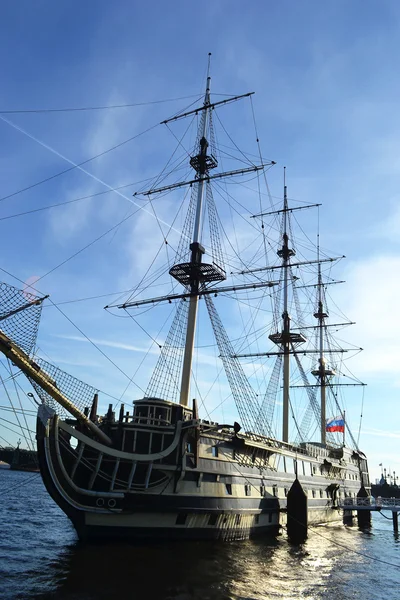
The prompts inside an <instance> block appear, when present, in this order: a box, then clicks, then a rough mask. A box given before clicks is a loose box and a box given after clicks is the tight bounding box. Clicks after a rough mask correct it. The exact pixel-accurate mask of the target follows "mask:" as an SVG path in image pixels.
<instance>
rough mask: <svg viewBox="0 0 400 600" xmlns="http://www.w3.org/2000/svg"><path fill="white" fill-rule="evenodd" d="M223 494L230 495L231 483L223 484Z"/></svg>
mask: <svg viewBox="0 0 400 600" xmlns="http://www.w3.org/2000/svg"><path fill="white" fill-rule="evenodd" d="M225 494H226V495H227V496H232V484H231V483H226V484H225Z"/></svg>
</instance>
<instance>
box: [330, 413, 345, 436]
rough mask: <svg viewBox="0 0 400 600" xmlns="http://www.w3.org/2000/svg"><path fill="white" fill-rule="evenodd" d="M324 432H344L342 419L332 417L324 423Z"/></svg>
mask: <svg viewBox="0 0 400 600" xmlns="http://www.w3.org/2000/svg"><path fill="white" fill-rule="evenodd" d="M326 431H341V432H342V433H343V432H344V419H343V417H341V416H339V417H332V418H330V419H327V421H326Z"/></svg>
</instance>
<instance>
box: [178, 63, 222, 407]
mask: <svg viewBox="0 0 400 600" xmlns="http://www.w3.org/2000/svg"><path fill="white" fill-rule="evenodd" d="M209 66H210V63H209ZM210 83H211V77H210V75H209V69H208V74H207V86H206V93H205V97H204V111H203V115H202V120H201V123H200V131H199V134H200V135H199V138H200V141H199V145H200V148H199V153H198V155H197V156H194V157H192V158H191V159H190V164H191V166H192V167H193V168H194V169H195V171H196V174H197V178H198V183H197V204H196V216H195V221H194V230H193V241H192V243H191V244H190V250H191V259H190V265H191V267H192V268H191V278H190V287H189V289H190V293H191V294H193V295H192V296H191V297H190V304H189V313H188V322H187V329H186V342H185V353H184V357H183V367H182V379H181V391H180V399H179V402H180V404H182V405H183V406H187V405H188V403H189V390H190V373H191V370H192V360H193V348H194V338H195V332H196V321H197V309H198V304H199V295H198V292H199V287H200V278H199V275H200V271H199V269H198V268H197V267H199V266H200V264H201V260H202V256H203V254H204V247H203V246H202V245H201V243H200V239H199V238H200V228H201V217H202V212H203V196H204V184H205V179H206V175H207V172H208V170H209V169H212V168H214V167H216V166H217V161H216V160H215V159H213V157H211V156H207V148H208V141H207V138H206V134H207V125H208V120H209V112H210Z"/></svg>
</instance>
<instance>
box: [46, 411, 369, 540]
mask: <svg viewBox="0 0 400 600" xmlns="http://www.w3.org/2000/svg"><path fill="white" fill-rule="evenodd" d="M188 431H189V434H190V429H188ZM71 433H72V436H76V438H77V440H78V443H77V445H76V444H75V445H73V446H71V444H70V441H69V440H70V438H71ZM67 434H68V435H67ZM170 439H171V440H173V442H172V444H170V445H169V446H168V447H167V450H166V451H165V452H164V454H163V456H162V457H161V459H159V460H158V462H157V461H155V460H154V461H151V462H150V461H148V460H147V461H146V457H147V455H145V454H138V453H130V454H128V453H126V452H123V451H121V450H116V449H115V448H111V449H110V448H107V447H106V446H101V444H99V443H98V442H96V441H95V440H93V439H91V438H90V437H88V436H87V435H85V434H84V433H82V432H81V431H79V429H78V430H77V431H75V430H74V429H73V428H72V427H70V426H68V425H66V424H65V422H63V421H61V420H59V419H58V417H57V416H54V417H52V418H50V419H49V420H48V421H47V423H46V424H44V423H43V422H42V421H41V420H40V419H38V424H37V443H38V458H39V465H40V471H41V475H42V478H43V481H44V484H45V486H46V488H47V490H48V492H49V494H50V495H51V497H52V498H53V499H54V501H55V502H56V503H57V504H58V506H60V508H61V509H62V510H63V511H64V512H65V514H66V515H67V516H68V517H69V518H70V519H71V521H72V523H73V525H74V527H75V529H76V531H77V533H78V536H79V538H80V539H81V540H109V539H121V540H130V541H135V540H137V541H143V540H149V541H151V540H160V541H162V540H172V539H174V540H195V539H198V540H200V539H214V540H240V539H247V538H249V537H255V536H259V535H271V536H275V535H277V534H278V533H279V531H280V529H281V528H282V526H285V525H286V494H287V490H288V489H290V486H291V484H292V483H293V481H294V479H295V476H294V474H290V473H278V472H272V471H271V470H270V469H267V468H265V469H262V468H260V466H259V465H258V464H255V463H257V461H255V460H254V449H253V453H252V455H251V456H252V458H251V460H249V461H248V463H247V464H241V465H240V466H239V465H238V463H237V462H235V461H233V460H226V458H223V456H222V449H223V447H224V444H225V446H226V447H229V446H230V445H231V444H232V440H227V441H224V442H223V441H222V440H221V444H220V449H221V451H220V453H221V456H219V457H218V459H215V458H211V457H209V454H210V453H207V452H208V446H207V443H208V442H209V440H208V438H207V437H204V439H203V438H202V439H201V442H202V444H203V446H201V444H200V446H201V448H203V449H202V450H200V451H199V452H198V456H197V457H196V460H194V459H193V456H192V454H189V455H187V456H184V455H185V453H184V452H182V448H187V439H188V434H187V433H186V432H185V431H182V432H180V430H179V428H178V426H176V428H175V430H173V431H172V432H171V436H170ZM171 448H172V450H170V449H171ZM241 452H244V451H243V450H241ZM148 456H149V457H151V455H150V454H149V455H148ZM243 456H244V455H243ZM179 457H184V459H183V460H182V459H181V460H179ZM286 461H287V463H288V462H289V458H288V457H287V459H286ZM303 468H304V467H303ZM157 469H158V470H157ZM132 471H134V473H135V475H134V476H132ZM353 471H354V472H355V469H353ZM129 473H130V475H129V476H128V474H129ZM124 477H125V479H124V480H123V478H124ZM302 483H303V486H307V488H310V489H309V492H308V493H309V496H310V497H309V499H308V523H309V525H321V524H324V523H331V522H338V521H341V520H342V519H343V515H342V513H341V512H340V511H339V510H338V508H337V507H336V498H335V497H334V496H333V495H331V493H330V492H329V491H328V490H329V489H330V488H332V478H330V479H329V478H327V477H325V476H321V477H316V476H315V475H313V474H312V473H311V474H310V476H304V477H303V478H302ZM335 485H336V486H338V484H335ZM278 486H279V487H278ZM359 487H360V484H359V483H358V484H357V483H356V482H354V483H352V484H351V485H348V486H347V489H352V490H353V491H352V492H351V494H354V495H355V494H356V492H357V491H358V489H359ZM317 496H318V497H317Z"/></svg>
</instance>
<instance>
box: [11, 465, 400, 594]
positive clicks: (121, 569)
mask: <svg viewBox="0 0 400 600" xmlns="http://www.w3.org/2000/svg"><path fill="white" fill-rule="evenodd" d="M26 477H27V476H26V474H21V473H9V472H6V474H5V475H3V474H1V477H0V493H2V491H6V492H7V494H4V495H2V497H1V500H2V501H1V502H0V519H1V523H2V533H1V536H0V580H1V584H0V597H1V599H2V600H3V599H4V600H11V599H12V600H18V599H20V600H29V599H35V600H55V599H56V598H57V599H58V600H105V599H107V600H108V599H113V598H119V599H121V600H123V599H125V598H127V599H128V598H129V599H132V598H134V599H136V598H138V599H140V600H142V599H146V600H147V599H150V600H200V599H201V600H217V599H218V600H228V599H230V600H266V599H268V600H270V599H272V600H273V599H275V598H279V599H285V598H286V599H288V600H289V599H292V600H294V599H296V600H297V599H299V598H302V599H306V600H317V599H319V598H321V599H327V600H342V599H343V600H344V599H346V600H347V599H348V598H354V599H358V598H359V599H361V598H368V599H369V600H375V599H376V600H381V598H382V595H381V591H382V587H381V586H382V577H383V576H382V573H384V580H385V600H395V599H396V600H397V597H398V594H397V587H398V582H397V580H398V573H399V568H397V569H396V568H394V567H390V564H398V565H399V566H400V544H399V536H398V535H394V534H393V530H392V523H391V521H389V520H387V519H383V518H382V516H381V515H374V517H373V527H372V529H371V530H364V531H360V530H359V529H358V527H357V526H356V525H354V526H353V527H343V526H338V527H327V528H317V529H312V530H310V535H309V539H308V540H307V542H306V543H305V544H303V545H301V546H293V545H290V544H289V543H288V541H287V539H286V537H285V536H284V535H283V536H281V537H278V538H277V539H262V540H254V541H247V542H235V543H234V542H231V543H225V544H222V543H210V542H198V543H190V544H188V543H173V544H157V545H140V546H138V545H136V546H134V545H128V544H124V545H123V544H120V543H118V544H107V545H82V544H80V543H78V542H77V538H76V534H75V531H74V529H73V527H72V525H71V524H70V522H69V521H68V519H67V518H66V517H65V515H64V514H63V513H62V512H61V511H60V510H59V508H58V507H57V506H56V505H55V504H54V503H53V502H52V500H51V499H50V498H49V496H48V495H47V494H46V492H45V490H44V489H43V485H42V482H41V480H40V477H38V478H34V479H33V480H29V485H25V486H19V487H16V485H18V483H19V482H21V483H23V479H24V478H26ZM378 560H384V561H386V562H387V563H389V564H387V565H382V563H379V562H377V561H378Z"/></svg>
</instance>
